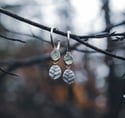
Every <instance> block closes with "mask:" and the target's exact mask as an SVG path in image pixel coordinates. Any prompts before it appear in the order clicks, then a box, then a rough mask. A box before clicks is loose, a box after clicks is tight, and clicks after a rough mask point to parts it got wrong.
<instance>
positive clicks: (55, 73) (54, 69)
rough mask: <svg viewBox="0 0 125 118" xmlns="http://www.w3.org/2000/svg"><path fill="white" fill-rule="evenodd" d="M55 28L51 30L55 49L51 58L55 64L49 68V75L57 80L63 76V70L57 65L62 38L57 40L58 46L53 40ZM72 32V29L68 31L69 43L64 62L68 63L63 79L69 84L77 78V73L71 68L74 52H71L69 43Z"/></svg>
mask: <svg viewBox="0 0 125 118" xmlns="http://www.w3.org/2000/svg"><path fill="white" fill-rule="evenodd" d="M53 30H54V28H53V27H52V28H51V31H50V38H51V44H52V47H53V50H52V52H51V54H50V57H51V59H52V61H53V65H52V66H51V67H50V69H49V76H50V77H51V78H52V79H54V80H56V79H58V78H60V77H61V75H62V70H61V68H60V67H59V65H57V63H58V61H59V59H60V58H61V55H60V51H59V49H60V40H59V41H57V46H56V45H55V43H54V41H53V37H52V33H53ZM70 33H71V32H70V31H67V40H68V43H67V51H66V54H65V55H64V62H65V65H66V69H65V71H64V72H63V80H64V82H66V83H68V84H72V83H73V82H74V80H75V74H74V72H73V71H72V70H71V69H70V67H71V65H72V63H73V57H72V54H71V52H70V50H69V47H70V43H69V40H70Z"/></svg>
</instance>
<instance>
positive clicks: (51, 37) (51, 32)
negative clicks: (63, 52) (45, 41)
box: [50, 27, 55, 48]
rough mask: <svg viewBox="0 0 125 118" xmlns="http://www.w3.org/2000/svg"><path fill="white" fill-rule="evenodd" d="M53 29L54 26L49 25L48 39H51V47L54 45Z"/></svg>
mask: <svg viewBox="0 0 125 118" xmlns="http://www.w3.org/2000/svg"><path fill="white" fill-rule="evenodd" d="M54 29H55V28H54V27H51V30H50V39H51V44H52V48H54V47H55V44H54V40H53V36H52V35H53V30H54Z"/></svg>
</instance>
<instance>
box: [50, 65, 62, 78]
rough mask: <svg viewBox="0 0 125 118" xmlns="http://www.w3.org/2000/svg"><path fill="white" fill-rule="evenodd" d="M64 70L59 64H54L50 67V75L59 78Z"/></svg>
mask: <svg viewBox="0 0 125 118" xmlns="http://www.w3.org/2000/svg"><path fill="white" fill-rule="evenodd" d="M61 74H62V71H61V68H60V67H59V66H58V65H52V66H51V67H50V69H49V76H50V77H51V79H54V80H56V79H58V78H60V77H61Z"/></svg>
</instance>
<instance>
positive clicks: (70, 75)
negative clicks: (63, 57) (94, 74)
mask: <svg viewBox="0 0 125 118" xmlns="http://www.w3.org/2000/svg"><path fill="white" fill-rule="evenodd" d="M63 80H64V81H65V82H66V83H67V84H72V83H74V81H75V74H74V72H73V71H72V70H71V69H69V68H68V69H66V70H65V71H64V73H63Z"/></svg>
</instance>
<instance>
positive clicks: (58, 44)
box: [56, 40, 61, 50]
mask: <svg viewBox="0 0 125 118" xmlns="http://www.w3.org/2000/svg"><path fill="white" fill-rule="evenodd" d="M60 44H61V43H60V40H58V42H57V47H56V48H57V50H59V49H60Z"/></svg>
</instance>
